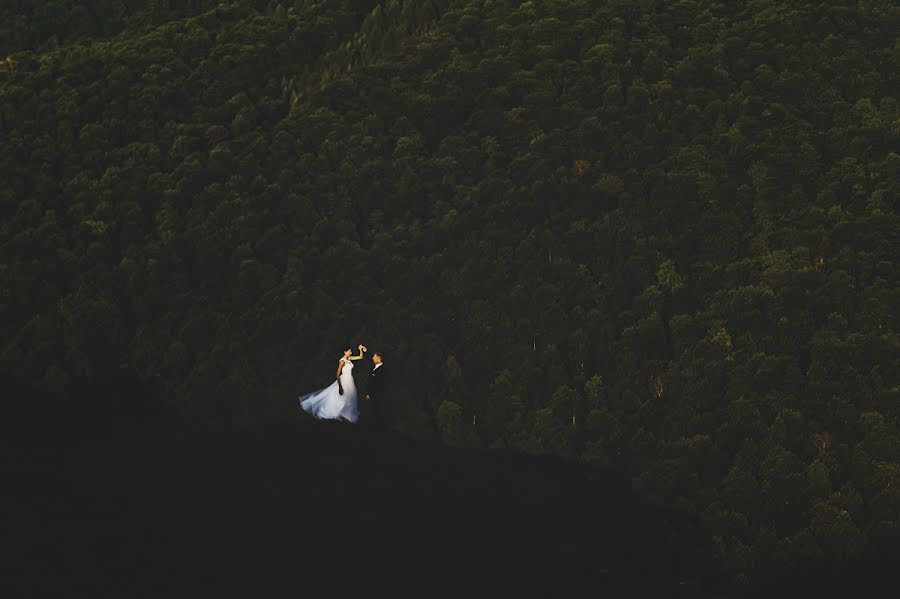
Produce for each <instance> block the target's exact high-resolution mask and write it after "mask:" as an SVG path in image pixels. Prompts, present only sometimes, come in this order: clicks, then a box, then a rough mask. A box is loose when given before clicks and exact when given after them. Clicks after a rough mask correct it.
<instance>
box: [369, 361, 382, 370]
mask: <svg viewBox="0 0 900 599" xmlns="http://www.w3.org/2000/svg"><path fill="white" fill-rule="evenodd" d="M382 364H384V362H379V363H378V364H376V365H375V368H373V369H372V370H378V367H379V366H381V365H382Z"/></svg>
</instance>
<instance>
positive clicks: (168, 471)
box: [0, 373, 887, 597]
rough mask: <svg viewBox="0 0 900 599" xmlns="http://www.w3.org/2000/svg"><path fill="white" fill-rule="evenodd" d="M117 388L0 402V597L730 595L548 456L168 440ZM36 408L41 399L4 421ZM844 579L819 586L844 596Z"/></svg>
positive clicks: (245, 435)
mask: <svg viewBox="0 0 900 599" xmlns="http://www.w3.org/2000/svg"><path fill="white" fill-rule="evenodd" d="M116 376H117V377H118V378H116ZM116 376H112V375H111V376H110V378H109V379H107V382H106V383H104V384H103V385H99V384H97V385H94V384H84V385H81V384H80V383H79V385H76V386H74V387H73V389H74V390H75V391H77V392H78V393H79V394H80V395H73V396H72V397H70V398H69V400H68V403H66V402H65V401H63V400H56V401H57V402H59V403H54V400H51V399H49V398H47V397H37V396H33V395H29V393H31V391H30V390H29V389H28V388H27V385H25V386H19V387H16V388H14V387H13V386H10V385H7V386H6V387H4V389H3V391H4V392H5V393H6V394H5V395H4V398H5V399H4V403H3V405H4V407H5V408H6V411H5V413H4V416H5V418H4V419H3V422H4V424H3V429H2V430H3V433H4V436H3V441H4V442H3V443H2V444H0V452H2V453H0V476H2V480H3V481H4V493H3V495H2V500H0V513H2V514H3V518H2V520H3V527H2V528H3V539H4V542H3V543H2V544H0V552H2V553H0V563H2V566H0V568H2V570H0V579H2V580H4V581H5V584H12V586H13V589H12V590H13V591H14V592H13V594H12V595H8V596H15V597H24V596H28V597H36V596H85V597H161V596H166V597H168V596H211V595H223V594H224V595H243V596H265V595H266V594H269V593H271V592H272V591H273V590H274V589H283V590H288V591H291V592H299V593H303V592H307V593H311V592H314V589H315V592H316V593H321V592H327V593H330V594H335V593H337V594H341V593H347V592H351V591H353V592H366V593H374V592H377V593H378V594H382V593H383V592H384V591H386V590H390V591H393V592H400V591H403V590H405V591H413V592H417V593H418V594H426V595H431V594H434V593H442V592H447V591H451V590H452V591H457V592H464V593H469V594H474V595H478V594H482V593H485V592H487V590H488V589H500V592H501V593H502V594H503V595H504V596H506V595H508V594H510V593H513V592H529V593H540V594H542V595H544V596H571V595H573V594H574V593H575V591H576V590H578V589H588V590H589V592H590V593H591V594H595V595H600V596H603V595H606V596H617V597H709V596H730V594H729V593H723V591H724V590H725V588H726V587H725V584H724V582H723V580H722V578H721V577H720V576H719V575H718V571H719V570H718V565H717V563H716V559H715V557H714V556H715V551H714V548H713V547H712V544H711V543H710V542H709V541H708V539H707V538H706V537H705V535H704V534H703V533H702V532H701V531H700V530H699V529H698V527H697V526H696V524H695V523H693V522H691V521H690V520H688V519H686V518H685V517H684V516H683V515H681V514H679V513H677V512H674V511H673V512H670V513H666V512H663V511H661V510H659V509H649V508H647V507H645V506H642V505H641V503H640V501H639V500H638V498H637V497H635V496H634V494H633V493H632V492H631V490H630V488H629V485H628V484H627V481H626V479H625V477H624V476H621V475H618V474H616V473H615V472H607V473H603V474H601V475H600V476H598V477H588V476H586V475H585V472H584V471H583V470H582V469H581V467H580V466H579V465H578V464H576V463H573V462H569V461H566V460H562V459H557V458H550V457H534V456H525V455H521V454H515V453H511V452H505V451H464V450H456V449H450V448H445V447H441V446H438V445H434V444H430V443H427V442H422V441H417V440H414V439H410V438H407V437H404V436H401V435H398V434H396V433H393V432H388V431H378V430H372V429H370V428H367V427H361V426H354V425H348V424H342V423H319V422H314V421H312V420H310V419H308V418H307V417H305V415H301V414H298V415H297V417H296V419H294V420H289V421H287V422H282V423H279V424H276V425H266V426H260V427H258V428H255V429H251V430H244V431H242V432H240V433H231V434H218V435H198V434H191V435H173V434H170V433H173V432H175V431H173V430H171V429H166V428H165V426H164V424H165V419H164V418H163V417H162V416H161V415H160V414H157V413H155V412H154V411H153V409H151V406H152V405H153V402H152V401H151V399H152V398H151V394H152V390H150V389H145V391H143V393H144V394H145V395H146V396H145V397H142V396H140V395H139V394H138V390H137V389H135V384H136V383H137V381H136V380H134V379H133V377H129V376H127V375H126V374H121V373H120V374H119V375H116ZM13 392H18V393H19V395H18V396H15V397H13V396H11V395H9V393H13ZM128 399H130V400H133V402H132V404H130V406H131V407H127V408H126V407H122V406H118V407H116V406H117V402H119V403H123V402H124V403H126V404H127V401H125V400H128ZM39 400H40V401H46V402H48V403H46V404H43V405H39V404H35V405H34V406H32V407H30V408H28V409H25V408H23V407H22V406H23V405H25V403H28V402H37V401H39ZM12 406H16V407H17V408H18V411H15V410H14V409H13V408H12ZM104 410H110V411H111V412H110V413H109V414H106V415H105V416H102V417H101V412H103V411H104ZM116 410H118V411H116ZM11 416H12V417H14V418H18V419H19V420H18V423H17V424H18V425H19V426H18V430H17V432H16V434H14V435H10V434H8V433H11V432H14V431H16V429H17V427H16V423H15V421H11V420H10V419H9V417H11ZM42 419H45V421H44V422H43V424H42ZM35 427H36V428H35ZM167 433H168V434H167ZM885 571H887V570H885ZM845 574H846V573H844V574H840V575H837V576H838V578H837V579H835V580H833V581H832V583H831V584H832V585H835V586H832V588H843V587H840V584H845V583H846V584H845V587H846V588H847V589H850V588H859V580H852V579H848V578H847V576H849V575H853V574H855V573H850V574H847V575H845ZM802 580H809V583H808V584H805V585H804V584H803V583H802V582H799V581H802ZM819 582H820V581H819ZM816 583H817V580H816V579H815V577H814V576H812V575H810V576H808V577H807V578H806V579H804V578H802V577H800V576H797V577H789V578H788V579H786V580H774V579H773V580H767V581H765V582H764V584H762V585H761V586H760V587H759V589H758V590H756V591H757V592H758V593H761V594H763V595H766V596H768V597H773V596H774V597H787V596H791V597H798V596H810V597H811V596H822V595H821V594H818V595H816V594H814V593H813V592H808V591H814V590H816V589H818V588H821V587H822V585H821V584H819V585H817V584H816ZM853 584H856V587H853ZM863 588H865V587H863ZM826 594H827V593H826ZM756 596H760V595H759V594H756ZM848 596H849V595H848Z"/></svg>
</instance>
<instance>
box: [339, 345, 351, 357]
mask: <svg viewBox="0 0 900 599" xmlns="http://www.w3.org/2000/svg"><path fill="white" fill-rule="evenodd" d="M347 352H350V353H351V354H352V353H353V348H352V347H350V346H349V345H348V346H347V347H345V348H343V349H342V350H341V355H344V354H346V353H347Z"/></svg>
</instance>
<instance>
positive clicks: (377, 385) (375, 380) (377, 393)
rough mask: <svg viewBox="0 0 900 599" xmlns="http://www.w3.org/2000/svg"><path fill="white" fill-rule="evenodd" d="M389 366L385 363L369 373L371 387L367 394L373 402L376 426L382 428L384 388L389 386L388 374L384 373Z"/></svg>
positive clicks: (369, 386)
mask: <svg viewBox="0 0 900 599" xmlns="http://www.w3.org/2000/svg"><path fill="white" fill-rule="evenodd" d="M385 368H387V366H385V365H384V362H382V363H381V365H380V366H378V367H377V368H373V369H372V372H370V373H369V385H368V387H367V388H366V394H367V395H368V396H369V401H371V402H372V417H373V422H374V424H375V425H376V426H381V402H383V401H384V388H385V386H386V385H387V378H388V376H389V375H388V373H386V372H385V371H384V369H385Z"/></svg>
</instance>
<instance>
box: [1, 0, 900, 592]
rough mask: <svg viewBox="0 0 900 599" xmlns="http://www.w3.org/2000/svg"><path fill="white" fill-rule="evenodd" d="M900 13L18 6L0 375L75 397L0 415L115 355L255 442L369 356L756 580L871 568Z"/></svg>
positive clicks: (894, 499) (897, 137) (182, 412)
mask: <svg viewBox="0 0 900 599" xmlns="http://www.w3.org/2000/svg"><path fill="white" fill-rule="evenodd" d="M897 31H900V7H898V6H897V5H896V4H895V3H894V2H890V1H889V0H862V1H855V0H854V1H852V2H851V1H849V0H834V1H830V2H820V1H811V0H798V1H797V2H791V3H783V2H777V1H776V0H752V1H743V2H721V1H710V2H700V1H699V0H681V1H679V2H666V1H662V0H602V1H601V0H546V1H526V2H518V1H512V0H389V1H387V2H378V1H375V0H296V1H295V2H288V1H285V2H278V1H277V0H271V1H262V0H259V1H255V0H231V1H226V2H211V1H206V0H196V1H190V0H88V1H86V2H77V3H76V2H70V1H66V0H48V1H38V0H14V1H10V2H5V3H4V7H3V8H0V148H2V151H0V180H2V181H3V182H4V184H3V185H2V187H0V379H2V381H6V383H8V384H10V385H20V386H21V385H26V386H28V387H29V388H32V389H33V390H34V391H35V393H39V394H41V396H46V397H52V398H56V399H55V400H54V401H52V402H51V401H49V400H48V402H46V403H45V404H44V403H42V404H41V405H34V406H26V407H22V406H12V405H11V404H12V402H13V401H15V400H14V399H13V398H12V396H10V395H7V396H6V397H5V398H4V399H3V400H2V401H4V402H5V403H6V404H7V405H4V406H3V409H4V410H5V413H7V414H11V413H12V411H13V410H19V411H22V410H26V411H27V410H31V411H32V412H33V413H35V414H38V415H41V417H44V418H57V417H59V415H58V414H55V413H51V412H54V411H55V410H57V409H59V410H68V411H69V412H71V411H77V412H79V413H82V414H87V415H91V414H96V413H97V412H98V411H100V410H101V409H103V410H106V409H107V408H108V407H109V406H106V405H105V404H104V406H100V405H99V404H98V405H96V406H91V405H90V401H89V400H87V401H86V402H85V403H81V404H79V405H78V406H74V407H73V406H72V405H70V404H67V402H66V398H67V397H69V396H70V394H71V392H72V389H74V388H79V389H83V388H84V385H85V384H89V383H90V381H94V380H99V379H102V378H105V377H109V376H122V377H124V378H123V380H127V381H130V383H129V385H132V386H133V388H130V389H129V387H128V386H126V387H124V388H123V389H122V391H123V395H122V396H121V398H120V404H117V405H116V406H114V407H113V409H115V410H120V411H123V412H127V411H128V410H129V409H130V408H129V403H128V402H129V391H131V392H133V393H134V395H135V396H137V395H141V396H142V397H143V395H145V393H144V392H142V391H140V389H139V388H142V389H153V390H154V393H153V395H152V397H149V398H145V399H142V404H141V408H140V409H142V410H145V411H146V414H151V413H152V414H153V418H152V421H153V422H160V423H164V424H161V425H160V426H164V425H165V426H170V425H171V426H186V427H199V428H203V429H209V430H216V431H231V430H240V429H241V428H243V427H247V426H252V425H254V424H255V423H258V422H262V421H284V420H290V419H298V418H301V417H302V416H303V415H301V414H300V413H299V411H298V408H297V405H296V402H295V398H296V397H297V396H298V395H299V394H300V393H302V392H305V391H311V390H313V389H315V388H318V387H321V386H323V385H324V384H327V383H328V382H329V380H330V378H331V377H332V376H333V370H334V364H335V363H336V361H337V359H338V358H339V357H340V351H341V349H342V348H343V347H344V346H345V345H350V346H354V347H355V346H356V344H357V343H365V344H366V345H367V346H368V347H369V348H370V349H371V350H380V351H382V352H383V353H384V355H385V361H386V363H388V364H390V365H391V367H392V369H393V373H394V376H393V377H392V386H391V392H390V401H389V403H388V404H387V406H386V410H387V419H388V421H389V422H390V425H391V427H392V428H394V429H396V430H397V431H400V432H402V433H404V434H407V435H409V436H412V437H417V438H419V439H423V440H433V441H440V442H441V443H443V444H446V445H450V446H455V447H461V448H477V449H482V450H487V449H503V450H513V451H516V452H523V453H527V454H551V455H553V456H560V457H564V458H568V459H571V460H576V461H578V462H580V463H582V464H583V465H584V466H585V467H587V468H589V469H593V470H596V471H597V472H602V471H604V470H607V469H610V468H615V469H619V470H621V471H623V472H626V473H627V476H628V478H629V480H630V483H631V485H632V486H633V488H634V490H635V492H636V493H637V494H638V495H639V496H640V497H641V498H642V500H644V501H646V502H648V504H651V505H659V506H668V507H671V508H674V509H677V510H679V511H680V512H682V513H684V514H686V515H689V516H690V517H692V518H694V519H696V521H697V522H699V525H700V527H701V529H702V530H703V531H704V534H705V535H707V537H708V539H709V540H710V542H711V543H712V544H713V545H714V546H715V548H716V551H717V554H718V556H719V557H718V559H719V560H720V563H721V568H722V571H723V573H724V576H726V577H727V578H728V579H729V580H730V581H732V582H733V583H734V584H735V585H737V586H738V587H740V586H742V585H748V584H750V583H752V582H753V581H756V580H760V579H763V578H766V577H772V576H777V575H781V574H783V573H785V572H791V571H795V570H797V569H802V568H807V567H810V566H811V565H819V566H822V567H828V566H829V565H833V564H840V563H843V562H846V561H847V560H853V559H864V558H865V557H866V556H869V555H876V554H878V553H879V552H881V551H885V548H887V547H891V546H894V544H895V543H896V542H897V541H896V540H897V539H898V538H900V426H898V424H900V423H898V417H900V334H898V329H900V278H898V268H900V265H898V264H897V258H898V256H900V219H898V205H900V46H898V43H897V39H896V32H897ZM360 370H363V369H360ZM86 382H87V383H86ZM360 383H361V384H364V378H360ZM79 397H83V395H79ZM92 410H93V411H92ZM67 413H68V412H67ZM142 418H143V416H142ZM6 420H7V422H6V424H4V426H5V427H8V428H15V427H16V426H17V425H16V423H15V422H14V421H11V420H9V419H6ZM148 421H149V420H148ZM136 426H137V425H136Z"/></svg>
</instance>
